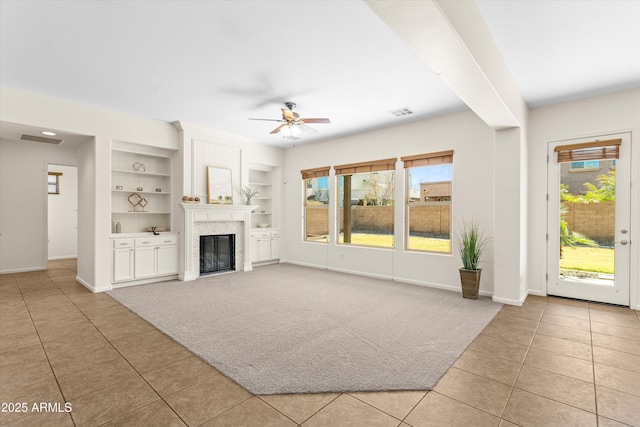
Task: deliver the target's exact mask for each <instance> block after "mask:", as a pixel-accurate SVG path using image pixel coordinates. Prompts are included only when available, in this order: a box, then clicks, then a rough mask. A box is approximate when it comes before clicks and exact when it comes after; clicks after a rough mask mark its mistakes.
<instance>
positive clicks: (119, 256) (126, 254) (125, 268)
mask: <svg viewBox="0 0 640 427" xmlns="http://www.w3.org/2000/svg"><path fill="white" fill-rule="evenodd" d="M132 279H133V249H132V248H124V249H114V250H113V281H114V282H124V281H126V280H132Z"/></svg>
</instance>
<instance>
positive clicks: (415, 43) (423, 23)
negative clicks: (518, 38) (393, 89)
mask: <svg viewBox="0 0 640 427" xmlns="http://www.w3.org/2000/svg"><path fill="white" fill-rule="evenodd" d="M365 2H366V3H367V4H368V5H369V7H370V8H371V9H372V10H373V11H374V12H375V13H376V14H377V15H378V16H379V17H380V18H381V19H382V20H383V21H384V22H385V23H386V24H387V25H388V26H389V27H390V28H391V29H392V30H393V31H395V32H396V34H398V35H399V36H400V38H402V39H403V40H404V41H405V43H407V44H408V45H409V47H410V48H411V49H412V50H413V51H414V52H415V53H416V54H417V55H418V56H419V57H420V58H421V59H422V60H423V61H424V62H425V63H426V64H427V65H428V66H429V67H430V68H431V69H432V70H433V71H434V72H435V73H436V74H437V75H439V76H440V78H441V79H442V80H443V81H444V82H445V83H446V84H447V85H448V86H449V88H451V90H452V91H453V92H454V93H456V95H458V96H459V97H460V99H461V100H462V101H463V102H465V103H466V104H467V105H468V106H469V108H471V109H472V110H473V111H474V112H475V113H476V114H477V115H478V116H479V117H480V118H481V119H482V120H484V121H485V123H487V124H488V125H489V126H491V127H492V128H493V129H496V130H498V129H506V128H512V127H518V126H521V125H522V123H523V122H524V120H525V117H526V110H527V106H526V104H525V103H524V101H523V100H522V96H521V95H520V93H519V91H518V89H517V87H516V85H515V83H514V81H513V78H512V76H511V74H510V72H509V70H508V68H507V66H506V64H505V62H504V60H503V58H502V56H501V55H500V52H499V50H498V48H497V46H496V45H495V42H494V40H493V38H492V36H491V33H490V31H489V29H488V27H487V25H486V23H485V21H484V19H483V17H482V14H481V13H480V10H479V8H478V6H477V4H476V3H475V2H471V1H448V2H447V1H438V0H422V1H406V0H365Z"/></svg>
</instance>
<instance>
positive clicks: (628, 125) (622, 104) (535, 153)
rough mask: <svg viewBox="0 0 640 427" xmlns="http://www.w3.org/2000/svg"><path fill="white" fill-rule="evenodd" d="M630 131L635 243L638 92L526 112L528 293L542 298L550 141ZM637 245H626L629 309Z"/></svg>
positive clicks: (636, 289) (636, 295) (638, 279)
mask: <svg viewBox="0 0 640 427" xmlns="http://www.w3.org/2000/svg"><path fill="white" fill-rule="evenodd" d="M618 132H631V146H632V148H631V155H632V160H631V163H632V165H631V174H632V175H631V180H632V183H633V185H632V199H631V219H632V224H631V227H630V233H631V236H630V240H631V242H640V233H639V232H640V208H639V204H640V185H638V183H640V90H630V91H624V92H618V93H614V94H610V95H603V96H598V97H593V98H588V99H583V100H579V101H573V102H567V103H563V104H558V105H553V106H549V107H544V108H538V109H535V110H532V111H531V114H530V121H529V138H528V143H529V145H528V158H529V162H528V168H529V186H528V188H529V206H530V211H529V230H528V233H529V251H528V265H529V270H528V271H529V273H528V276H529V280H528V283H529V292H530V293H534V294H538V295H546V292H547V289H546V280H545V273H546V240H545V234H546V226H547V225H546V215H547V212H546V194H547V190H546V188H547V162H546V156H547V147H548V143H549V142H551V141H558V140H564V139H571V138H582V137H594V136H598V135H606V134H610V133H618ZM639 269H640V245H638V244H632V245H631V270H632V271H631V281H630V283H631V307H632V308H635V309H636V310H638V309H640V271H639Z"/></svg>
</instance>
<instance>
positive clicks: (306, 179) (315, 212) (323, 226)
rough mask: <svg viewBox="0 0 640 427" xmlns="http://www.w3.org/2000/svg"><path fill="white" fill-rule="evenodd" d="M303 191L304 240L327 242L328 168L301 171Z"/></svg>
mask: <svg viewBox="0 0 640 427" xmlns="http://www.w3.org/2000/svg"><path fill="white" fill-rule="evenodd" d="M301 173H302V182H303V191H304V240H305V241H307V242H325V243H326V242H328V241H329V167H328V166H327V167H323V168H317V169H307V170H303V171H301Z"/></svg>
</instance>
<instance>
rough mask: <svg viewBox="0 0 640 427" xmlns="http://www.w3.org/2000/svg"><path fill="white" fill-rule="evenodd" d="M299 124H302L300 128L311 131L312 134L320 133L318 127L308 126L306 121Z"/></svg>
mask: <svg viewBox="0 0 640 427" xmlns="http://www.w3.org/2000/svg"><path fill="white" fill-rule="evenodd" d="M298 126H300V129H302V130H303V131H305V132H307V133H311V134H316V133H318V131H317V130H316V129H314V128H312V127H311V126H307V125H305V124H304V123H300V124H299V125H298Z"/></svg>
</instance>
